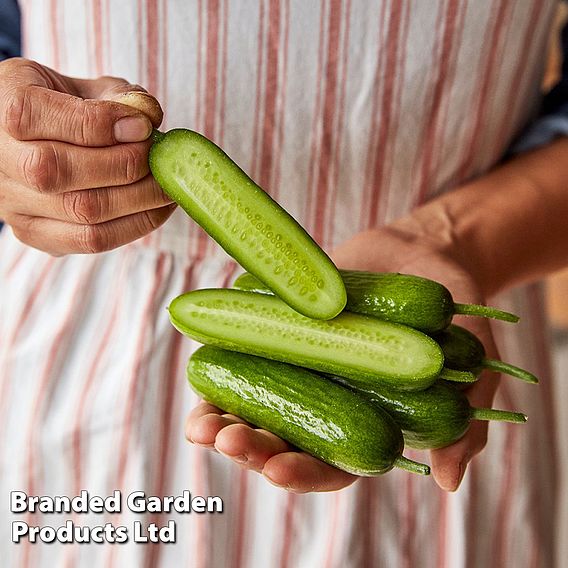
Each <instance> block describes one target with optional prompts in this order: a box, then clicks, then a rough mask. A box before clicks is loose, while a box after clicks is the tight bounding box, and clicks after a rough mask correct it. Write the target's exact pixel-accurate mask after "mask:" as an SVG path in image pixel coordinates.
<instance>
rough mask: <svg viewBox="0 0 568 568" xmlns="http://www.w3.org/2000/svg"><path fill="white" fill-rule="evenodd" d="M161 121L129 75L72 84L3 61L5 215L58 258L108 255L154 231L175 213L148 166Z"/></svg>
mask: <svg viewBox="0 0 568 568" xmlns="http://www.w3.org/2000/svg"><path fill="white" fill-rule="evenodd" d="M121 103H122V104H121ZM135 107H136V108H135ZM161 120H162V111H161V109H160V105H159V104H158V102H157V101H156V100H155V99H154V98H153V97H151V96H150V95H149V94H148V93H146V91H144V89H142V88H141V87H139V86H137V85H130V84H128V83H127V82H126V81H125V80H123V79H117V78H114V77H101V78H100V79H95V80H84V79H72V78H70V77H65V76H63V75H60V74H59V73H56V72H55V71H53V70H51V69H49V68H47V67H44V66H42V65H39V64H38V63H35V62H33V61H28V60H26V59H19V58H14V59H8V60H6V61H4V62H2V63H0V218H1V219H3V220H4V221H5V222H6V223H7V224H9V225H10V226H11V227H12V230H13V231H14V234H15V236H16V237H17V238H18V239H20V240H21V241H22V242H24V243H26V244H28V245H30V246H33V247H35V248H38V249H40V250H43V251H46V252H48V253H50V254H53V255H63V254H68V253H96V252H102V251H106V250H110V249H113V248H115V247H118V246H120V245H123V244H126V243H128V242H130V241H133V240H135V239H138V238H140V237H142V236H144V235H146V234H147V233H149V232H150V231H152V230H154V229H155V228H157V227H159V226H160V225H161V224H162V223H164V222H165V221H166V219H167V218H168V217H169V216H170V214H171V213H172V212H173V209H174V207H175V206H173V205H172V202H171V200H170V199H169V198H168V197H166V196H165V195H164V194H163V193H162V191H161V189H160V188H159V186H158V185H157V183H156V182H155V181H154V179H153V178H152V176H151V175H149V169H148V150H149V148H150V145H151V141H150V140H149V137H150V134H151V132H152V127H153V126H159V124H160V122H161Z"/></svg>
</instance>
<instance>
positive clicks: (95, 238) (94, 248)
mask: <svg viewBox="0 0 568 568" xmlns="http://www.w3.org/2000/svg"><path fill="white" fill-rule="evenodd" d="M76 245H77V248H78V250H80V251H81V252H85V253H89V254H96V253H99V252H104V251H106V250H108V249H109V248H110V243H109V239H108V233H107V231H106V230H105V229H104V228H103V227H101V226H100V225H81V228H80V229H79V231H78V233H77V243H76Z"/></svg>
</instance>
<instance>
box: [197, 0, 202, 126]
mask: <svg viewBox="0 0 568 568" xmlns="http://www.w3.org/2000/svg"><path fill="white" fill-rule="evenodd" d="M202 14H203V0H198V3H197V49H196V51H197V53H196V58H197V61H196V67H197V77H196V78H195V129H196V130H202V129H203V128H202V126H201V116H202V112H201V91H202V86H201V82H202V78H201V74H202V61H201V59H202V57H201V52H202V51H203V50H202V48H201V44H202V43H203V15H202Z"/></svg>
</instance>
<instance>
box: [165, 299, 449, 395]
mask: <svg viewBox="0 0 568 568" xmlns="http://www.w3.org/2000/svg"><path fill="white" fill-rule="evenodd" d="M169 312H170V320H171V322H172V324H173V325H174V326H175V327H176V328H177V329H178V330H179V331H181V332H182V333H183V334H185V335H187V336H189V337H191V338H192V339H195V340H197V341H200V342H201V343H205V344H208V345H215V346H217V347H222V348H224V349H229V350H231V351H240V352H242V353H250V354H251V355H259V356H261V357H266V358H267V359H274V360H277V361H282V362H284V363H292V364H295V365H300V366H302V367H307V368H310V369H314V370H319V371H323V372H329V373H333V374H336V375H340V376H346V377H349V378H350V379H352V380H353V381H354V382H357V383H359V384H361V385H363V386H364V385H367V384H371V385H374V384H382V385H383V386H389V387H392V388H399V389H403V390H420V389H425V388H426V387H428V386H430V385H431V384H432V383H433V382H434V381H435V380H436V378H437V377H438V376H439V374H440V372H441V370H442V367H443V363H444V357H443V354H442V350H441V349H440V347H439V345H438V344H437V343H436V342H435V341H434V340H433V339H432V338H431V337H429V336H427V335H425V334H423V333H422V332H420V331H416V330H414V329H411V328H409V327H406V326H402V325H399V324H394V323H390V322H385V321H381V320H379V319H377V318H370V317H366V316H362V315H359V314H352V313H347V312H343V313H341V314H340V315H338V316H337V317H336V318H334V319H333V320H329V321H321V320H313V319H310V318H307V317H304V316H302V315H300V314H299V313H298V312H296V311H294V310H292V309H291V308H290V307H289V306H287V305H286V304H285V303H284V302H282V301H281V300H280V299H278V298H277V297H275V296H268V295H265V294H255V293H254V292H243V291H240V290H230V289H229V290H228V289H219V290H217V289H210V290H195V291H193V292H188V293H186V294H183V295H181V296H178V297H177V298H175V299H174V300H173V301H172V303H171V304H170V307H169Z"/></svg>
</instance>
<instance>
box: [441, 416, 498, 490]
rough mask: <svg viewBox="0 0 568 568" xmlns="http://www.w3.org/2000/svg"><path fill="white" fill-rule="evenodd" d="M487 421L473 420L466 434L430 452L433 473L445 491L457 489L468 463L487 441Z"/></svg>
mask: <svg viewBox="0 0 568 568" xmlns="http://www.w3.org/2000/svg"><path fill="white" fill-rule="evenodd" d="M487 426H488V425H487V422H473V423H472V424H471V426H470V428H469V430H468V431H467V432H466V434H465V436H464V437H463V438H461V439H460V440H458V441H457V442H455V443H453V444H452V445H451V446H447V447H445V448H439V449H437V450H432V451H431V452H430V456H431V464H432V475H433V477H434V480H435V481H436V483H437V484H438V486H439V487H440V488H441V489H443V490H445V491H456V490H457V489H458V487H459V486H460V484H461V482H462V480H463V477H464V475H465V472H466V468H467V465H468V463H469V462H470V461H471V460H472V459H473V457H474V456H475V455H477V454H478V453H480V452H481V451H482V450H483V448H484V447H485V444H486V443H487Z"/></svg>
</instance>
